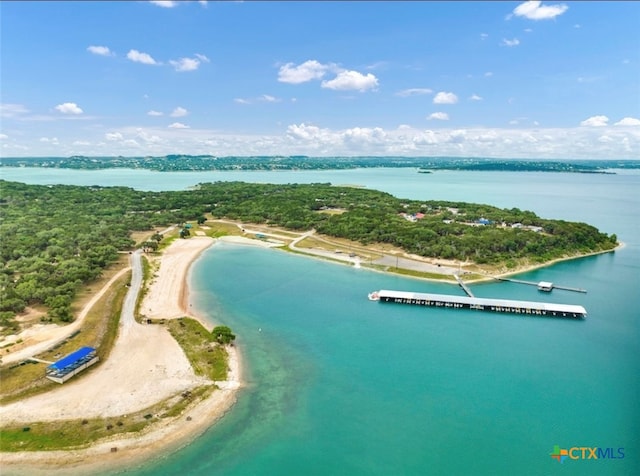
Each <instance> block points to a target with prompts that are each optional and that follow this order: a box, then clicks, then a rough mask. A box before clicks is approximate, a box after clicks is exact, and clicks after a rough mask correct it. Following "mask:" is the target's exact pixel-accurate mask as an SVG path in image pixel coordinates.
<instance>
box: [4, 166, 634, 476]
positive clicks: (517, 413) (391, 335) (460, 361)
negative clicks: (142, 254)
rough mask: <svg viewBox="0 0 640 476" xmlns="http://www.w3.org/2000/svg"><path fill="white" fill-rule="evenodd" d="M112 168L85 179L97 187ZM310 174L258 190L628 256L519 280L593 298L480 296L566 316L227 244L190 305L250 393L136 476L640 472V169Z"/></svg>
mask: <svg viewBox="0 0 640 476" xmlns="http://www.w3.org/2000/svg"><path fill="white" fill-rule="evenodd" d="M67 172H68V171H67ZM103 173H104V171H102V172H93V175H92V176H91V178H90V180H89V182H90V183H91V180H94V182H92V183H100V184H104V183H103V182H101V181H100V182H98V180H100V179H101V178H102V174H103ZM299 174H300V175H297V177H298V180H291V179H290V178H288V177H285V176H284V175H280V174H279V173H277V174H273V175H269V174H268V173H267V174H266V177H265V178H264V180H262V179H261V180H259V181H265V182H267V181H273V182H277V181H280V182H289V181H298V182H306V181H331V182H335V183H352V184H363V185H367V186H368V187H370V188H378V189H384V190H386V191H389V192H391V193H394V194H395V195H398V196H401V197H407V198H417V199H431V198H438V199H450V200H466V201H474V202H483V203H490V204H494V205H497V206H502V207H512V206H517V207H519V208H523V209H525V208H526V209H532V210H534V211H535V212H536V213H538V214H540V215H542V216H545V217H554V218H563V219H568V220H581V221H586V222H588V223H591V224H594V225H596V226H598V227H599V228H600V229H601V230H602V231H605V232H607V233H616V234H617V235H618V237H619V239H621V240H622V241H624V242H625V243H626V244H627V246H626V247H625V248H623V249H621V250H618V251H616V252H615V253H610V254H606V255H600V256H595V257H589V258H584V259H580V260H574V261H570V262H563V263H559V264H557V265H554V266H552V267H548V268H544V269H540V270H536V271H533V272H530V273H526V274H522V275H520V276H518V277H519V278H520V279H525V280H530V281H539V280H546V281H553V282H555V283H558V284H565V285H568V286H573V287H580V288H585V289H587V290H588V291H589V292H588V293H587V294H578V293H570V292H564V291H559V290H554V291H553V293H551V294H544V295H541V294H538V291H537V290H536V289H535V287H530V286H522V285H517V284H513V283H488V284H478V285H473V286H472V289H473V290H474V292H475V293H476V295H478V296H482V297H500V298H511V299H526V300H537V299H544V300H547V301H554V302H563V303H568V304H580V305H583V306H585V307H586V308H587V310H588V312H589V317H588V318H587V319H586V320H584V321H573V320H562V319H552V318H524V317H518V316H513V315H499V314H490V313H486V314H485V313H476V312H471V311H464V310H452V309H447V310H442V309H435V308H419V307H411V306H401V305H393V304H386V305H385V304H381V303H375V302H369V301H368V300H367V298H366V296H367V293H368V292H370V291H372V290H375V289H381V288H386V289H401V290H415V291H424V292H438V293H450V294H459V293H461V290H460V289H459V288H458V287H456V286H452V285H446V284H438V283H431V282H424V281H419V280H413V279H407V278H400V277H394V276H388V275H384V274H381V273H375V272H370V271H367V270H364V269H353V268H350V267H346V266H341V265H336V264H331V263H326V262H322V261H318V260H314V259H309V258H304V257H299V256H295V255H291V254H288V253H284V252H282V251H278V250H265V249H260V248H252V247H245V246H239V245H231V244H226V243H218V244H216V245H214V246H213V247H212V248H211V249H210V250H209V251H208V252H206V253H204V254H203V255H202V257H201V258H200V259H199V260H198V261H197V262H196V264H195V266H194V268H193V270H192V276H191V286H192V302H193V305H194V306H195V307H196V308H197V309H199V310H200V312H202V313H203V314H205V315H206V316H208V317H209V318H210V319H211V320H212V321H214V322H223V323H225V324H228V325H230V326H231V327H232V328H233V329H234V331H235V332H236V334H237V335H238V336H239V337H238V346H239V347H240V349H241V351H242V353H243V356H244V361H245V365H246V367H247V375H246V377H247V381H248V388H247V389H246V390H244V391H243V392H242V393H241V396H240V399H239V402H238V404H237V405H236V406H235V407H234V408H233V410H232V411H231V412H230V413H229V414H227V415H226V416H225V417H224V418H223V419H222V420H221V421H220V422H219V423H218V424H216V425H215V426H214V427H212V428H211V429H210V430H209V431H208V432H207V433H206V434H205V435H203V436H202V437H201V438H199V439H198V440H196V441H195V442H194V443H193V444H191V445H190V446H188V447H186V448H185V449H183V450H181V451H179V452H177V453H175V454H171V455H167V456H165V457H164V458H161V459H158V460H156V461H152V462H149V464H148V465H146V466H145V467H141V468H131V469H130V470H129V471H128V472H127V474H134V475H136V476H143V475H144V476H147V475H174V474H183V475H211V474H216V475H218V474H220V475H289V474H295V475H297V474H305V475H306V474H312V475H313V474H317V475H369V474H372V475H422V474H429V475H493V474H498V475H502V474H505V475H506V474H509V475H511V474H519V475H520V474H524V475H529V474H531V475H547V474H568V475H601V474H605V475H632V474H638V468H640V462H639V459H638V453H639V451H640V430H638V428H640V408H639V406H638V402H639V401H640V359H639V358H638V350H639V347H640V344H639V342H640V324H639V323H638V318H639V317H640V312H639V311H638V309H639V306H640V297H639V293H638V292H637V289H638V278H639V277H640V233H639V231H640V229H639V223H640V220H639V218H640V217H639V210H640V197H639V195H640V194H638V193H637V191H638V190H640V174H638V173H626V174H618V175H573V174H532V173H526V174H522V173H521V174H518V173H513V174H512V173H498V174H485V173H477V172H450V173H448V172H445V173H440V172H439V173H436V174H414V173H410V171H407V170H399V169H392V170H361V171H345V172H342V173H339V174H338V173H337V172H333V173H328V174H326V175H322V174H317V173H309V174H307V175H305V174H304V173H299ZM336 174H338V175H339V178H340V180H337V179H336ZM2 175H3V178H8V177H5V176H4V175H5V174H4V173H3V174H2ZM85 177H88V176H85ZM269 177H275V178H279V179H281V180H275V179H274V180H268V178H269ZM328 177H332V178H331V179H329V178H328ZM425 177H426V178H425ZM49 179H51V177H49ZM72 179H75V178H73V177H72ZM138 179H139V177H137V176H136V177H135V178H134V180H138ZM13 180H17V179H15V178H14V179H13ZM134 180H132V181H130V182H129V183H128V185H130V186H132V185H135V183H134ZM208 180H209V179H203V180H197V181H196V182H195V183H197V182H203V181H208ZM216 180H226V179H222V178H218V179H216ZM238 180H248V179H247V178H246V177H243V178H238ZM22 181H27V180H24V179H23V180H22ZM176 182H179V180H177V179H175V180H172V181H171V183H172V184H173V185H172V186H175V184H176ZM84 184H88V183H84ZM190 184H192V183H190ZM190 184H185V185H184V186H185V187H186V186H188V185H190ZM155 186H157V187H162V186H163V184H162V183H160V182H158V183H156V185H155ZM554 445H559V446H560V447H561V448H567V449H569V448H571V447H573V446H577V447H595V446H598V447H602V448H609V447H611V448H614V454H615V453H616V451H617V449H618V448H624V450H623V451H624V455H625V457H624V458H623V459H615V460H614V459H600V460H597V461H595V460H568V461H565V462H564V463H563V464H560V463H559V462H557V461H555V460H553V459H551V458H550V456H549V454H550V453H551V452H552V450H553V447H554Z"/></svg>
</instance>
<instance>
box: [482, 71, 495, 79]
mask: <svg viewBox="0 0 640 476" xmlns="http://www.w3.org/2000/svg"><path fill="white" fill-rule="evenodd" d="M491 76H493V72H491V71H487V72H486V73H484V77H485V78H490V77H491Z"/></svg>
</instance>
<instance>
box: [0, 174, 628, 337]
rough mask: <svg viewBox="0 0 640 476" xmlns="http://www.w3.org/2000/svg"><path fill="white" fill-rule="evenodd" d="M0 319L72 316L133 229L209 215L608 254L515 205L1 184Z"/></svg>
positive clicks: (265, 190)
mask: <svg viewBox="0 0 640 476" xmlns="http://www.w3.org/2000/svg"><path fill="white" fill-rule="evenodd" d="M0 192H1V194H0V219H1V222H0V325H2V326H4V327H10V326H13V325H15V324H14V321H13V317H14V316H15V315H16V313H19V312H21V311H23V310H24V309H25V307H26V306H29V305H33V304H44V305H45V306H47V308H48V309H49V317H50V318H53V319H56V320H62V321H68V320H71V319H72V315H71V310H70V304H71V300H72V298H73V297H74V295H75V293H76V291H77V290H78V289H79V287H80V286H82V285H83V284H84V283H87V282H89V281H91V280H92V279H94V278H96V277H97V276H99V275H100V273H101V271H102V270H103V269H104V268H105V267H106V266H107V265H108V264H109V263H112V262H113V261H115V260H116V259H117V253H118V251H127V250H131V249H132V248H133V247H134V245H135V244H134V242H133V241H132V240H131V238H130V235H131V232H133V231H136V230H152V229H153V228H154V227H158V226H167V225H171V224H181V223H184V222H186V221H200V222H202V221H203V220H204V215H205V214H207V213H210V214H211V215H212V216H213V217H214V218H229V219H236V220H241V221H243V222H250V223H264V224H273V225H279V226H282V227H286V228H290V229H293V230H309V229H316V230H317V231H318V232H319V233H324V234H327V235H330V236H335V237H343V238H348V239H351V240H355V241H359V242H361V243H363V244H370V243H389V244H393V245H395V246H398V247H400V248H403V249H404V250H406V251H407V252H410V253H414V254H418V255H422V256H431V257H440V258H446V259H459V260H469V261H472V262H476V263H500V262H505V261H508V260H510V259H515V258H527V259H530V260H532V261H546V260H549V259H553V258H557V257H561V256H567V255H575V254H576V253H581V252H591V251H600V250H608V249H612V248H614V247H615V245H616V241H617V239H616V236H615V235H611V236H608V235H606V234H604V233H601V232H599V231H598V230H597V229H596V228H594V227H592V226H590V225H588V224H585V223H574V222H567V221H562V220H547V219H543V218H540V217H538V216H537V215H535V214H534V213H532V212H530V211H522V210H519V209H517V208H513V209H510V210H507V209H499V208H495V207H492V206H488V205H480V204H471V203H457V202H447V201H416V200H404V199H401V198H397V197H394V196H392V195H390V194H387V193H384V192H379V191H376V190H368V189H363V188H355V187H334V186H332V185H331V184H308V185H307V184H305V185H301V184H289V185H274V184H249V183H244V182H216V183H208V184H200V185H199V186H198V187H197V188H196V189H194V190H188V191H170V192H148V191H136V190H133V189H131V188H127V187H99V186H92V187H81V186H68V185H56V186H45V185H26V184H22V183H16V182H7V181H0Z"/></svg>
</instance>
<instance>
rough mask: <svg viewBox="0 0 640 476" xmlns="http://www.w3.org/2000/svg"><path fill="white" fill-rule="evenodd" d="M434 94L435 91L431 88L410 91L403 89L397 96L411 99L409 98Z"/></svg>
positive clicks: (411, 89)
mask: <svg viewBox="0 0 640 476" xmlns="http://www.w3.org/2000/svg"><path fill="white" fill-rule="evenodd" d="M432 92H433V90H431V89H429V88H410V89H403V90H402V91H398V92H397V93H396V96H400V97H403V98H406V97H409V96H419V95H422V94H431V93H432Z"/></svg>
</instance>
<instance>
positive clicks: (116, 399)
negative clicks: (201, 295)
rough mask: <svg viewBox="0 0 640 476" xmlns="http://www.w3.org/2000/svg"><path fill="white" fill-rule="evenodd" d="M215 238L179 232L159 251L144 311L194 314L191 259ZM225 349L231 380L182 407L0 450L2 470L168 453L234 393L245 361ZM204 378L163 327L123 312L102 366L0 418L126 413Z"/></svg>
mask: <svg viewBox="0 0 640 476" xmlns="http://www.w3.org/2000/svg"><path fill="white" fill-rule="evenodd" d="M213 242H214V241H213V240H212V239H211V238H207V237H192V238H190V239H188V240H176V241H174V242H173V243H172V244H171V245H170V246H169V247H168V248H167V249H166V250H165V251H164V252H163V253H162V254H161V255H160V256H159V257H158V258H155V259H157V260H158V261H159V262H158V263H157V265H156V266H157V271H156V273H155V277H154V280H153V281H152V283H151V286H150V289H149V292H148V293H147V295H146V297H145V299H144V301H143V303H142V306H141V312H142V313H143V314H145V315H147V317H151V316H153V317H162V318H175V317H182V316H186V315H189V314H188V313H187V309H186V308H185V306H186V303H187V301H188V299H187V289H186V286H187V276H188V272H189V267H190V265H191V264H192V263H193V261H194V260H195V259H196V258H197V257H198V256H199V254H200V253H201V252H202V251H204V250H205V249H206V248H208V247H209V246H210V245H211V244H212V243H213ZM192 317H197V316H192ZM207 326H208V327H210V325H207ZM228 353H229V369H230V370H229V373H228V378H227V380H226V381H224V382H215V384H216V385H217V386H218V387H219V389H218V390H215V391H214V392H213V393H212V394H211V396H210V397H208V398H206V399H204V400H203V401H201V402H197V403H196V404H193V405H191V406H190V407H189V408H188V409H187V410H186V411H185V412H184V413H183V414H182V415H180V416H178V417H176V418H172V419H164V420H162V421H160V422H158V423H155V424H153V425H151V426H150V427H148V428H147V429H145V430H144V431H143V432H141V433H138V434H136V435H134V436H131V435H129V436H122V437H120V436H117V435H116V436H114V437H111V438H109V439H108V440H106V441H101V442H98V443H97V444H96V445H94V446H92V447H90V448H87V449H82V450H74V451H46V452H21V453H0V463H1V464H2V474H3V475H9V474H16V475H25V474H29V475H35V474H70V473H73V474H95V473H96V472H98V471H100V469H101V468H102V469H107V468H108V469H114V468H115V467H122V468H124V467H130V466H132V465H135V464H141V463H142V462H144V461H146V460H148V459H149V458H151V457H153V456H154V455H156V454H159V453H160V452H162V453H163V454H166V453H167V452H168V451H171V450H176V449H178V448H180V447H182V446H184V445H185V444H187V443H188V442H190V441H192V440H193V439H194V438H196V437H197V436H199V435H200V434H202V433H203V432H204V431H206V429H207V428H209V427H210V426H211V425H212V424H213V423H214V422H215V421H216V420H217V419H218V418H220V417H221V416H222V415H224V414H225V413H226V412H227V411H228V410H229V408H231V406H232V405H233V404H234V403H235V401H236V397H237V392H238V390H239V388H240V387H241V362H240V356H239V353H238V351H237V349H236V348H235V347H233V346H231V347H228ZM203 384H213V382H211V381H209V380H207V379H205V378H203V377H199V376H196V375H195V374H194V372H193V369H192V368H191V365H190V364H189V361H188V360H187V358H186V356H185V355H184V352H183V351H182V349H181V348H180V346H179V345H178V344H177V342H176V341H175V340H174V339H173V337H171V335H170V334H169V333H168V331H167V330H166V329H165V328H163V327H161V326H155V325H146V324H138V323H136V322H135V321H133V319H130V320H128V319H125V318H124V312H123V318H122V319H121V324H120V330H119V335H118V338H117V339H116V343H115V345H114V348H113V350H112V352H111V355H110V356H109V358H108V360H107V361H105V362H103V363H102V365H101V366H100V368H98V369H96V370H95V371H93V372H91V373H90V374H88V375H86V376H84V377H83V378H79V379H77V380H75V381H74V380H72V381H70V382H68V383H65V384H64V385H61V386H60V387H59V388H56V389H54V390H52V391H50V392H47V393H46V394H41V395H36V396H34V397H31V398H27V399H24V400H21V401H17V402H14V403H11V404H8V405H4V406H2V407H0V420H1V421H2V422H3V424H10V423H12V422H13V423H23V422H24V423H27V422H33V421H54V420H67V419H77V418H83V417H86V418H91V417H98V416H102V417H110V416H118V415H126V414H128V413H132V412H135V411H138V410H141V409H144V408H146V407H148V406H150V405H153V404H154V403H156V402H158V401H161V400H163V399H165V398H169V397H171V396H174V395H176V394H179V393H181V392H183V391H185V390H190V389H193V388H195V387H197V386H200V385H203ZM114 389H115V391H114ZM113 448H117V452H114V451H113Z"/></svg>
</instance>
